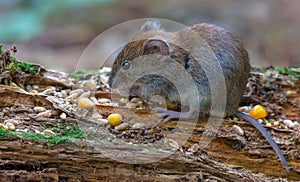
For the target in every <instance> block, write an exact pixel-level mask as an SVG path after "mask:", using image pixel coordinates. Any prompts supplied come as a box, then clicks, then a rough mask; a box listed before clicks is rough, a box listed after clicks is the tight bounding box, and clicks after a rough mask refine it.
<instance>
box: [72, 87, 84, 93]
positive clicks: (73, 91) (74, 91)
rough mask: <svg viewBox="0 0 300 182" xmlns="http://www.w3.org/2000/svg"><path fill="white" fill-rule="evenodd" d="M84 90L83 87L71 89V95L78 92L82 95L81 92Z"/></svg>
mask: <svg viewBox="0 0 300 182" xmlns="http://www.w3.org/2000/svg"><path fill="white" fill-rule="evenodd" d="M83 91H84V90H83V89H81V88H79V89H76V90H72V91H70V92H69V95H72V94H78V95H80V94H82V93H83Z"/></svg>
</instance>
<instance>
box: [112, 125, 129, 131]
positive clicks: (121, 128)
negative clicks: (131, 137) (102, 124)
mask: <svg viewBox="0 0 300 182" xmlns="http://www.w3.org/2000/svg"><path fill="white" fill-rule="evenodd" d="M127 128H128V123H121V124H120V125H118V126H116V127H115V130H117V131H123V130H126V129H127Z"/></svg>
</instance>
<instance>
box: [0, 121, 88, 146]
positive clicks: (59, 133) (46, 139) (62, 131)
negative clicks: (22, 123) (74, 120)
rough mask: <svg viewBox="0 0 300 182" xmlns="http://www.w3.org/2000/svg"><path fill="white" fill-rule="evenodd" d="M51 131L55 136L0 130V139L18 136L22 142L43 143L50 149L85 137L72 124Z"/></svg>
mask: <svg viewBox="0 0 300 182" xmlns="http://www.w3.org/2000/svg"><path fill="white" fill-rule="evenodd" d="M52 131H53V132H54V133H56V136H46V135H43V134H40V133H31V132H24V131H20V132H15V131H9V130H4V129H0V139H1V138H3V137H5V136H12V137H16V136H19V137H21V138H22V139H23V140H30V141H32V142H33V143H45V144H47V145H48V147H50V146H52V145H55V144H59V143H62V142H68V141H70V140H72V139H81V138H85V137H86V134H85V132H84V131H83V130H81V129H79V128H78V127H77V126H76V125H73V124H64V125H60V126H58V125H56V126H54V127H53V129H52Z"/></svg>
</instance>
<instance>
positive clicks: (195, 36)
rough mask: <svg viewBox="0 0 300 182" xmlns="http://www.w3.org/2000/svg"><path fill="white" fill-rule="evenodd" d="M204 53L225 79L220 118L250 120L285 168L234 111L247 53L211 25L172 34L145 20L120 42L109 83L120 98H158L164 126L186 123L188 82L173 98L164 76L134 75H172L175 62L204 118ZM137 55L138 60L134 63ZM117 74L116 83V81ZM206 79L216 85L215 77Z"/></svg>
mask: <svg viewBox="0 0 300 182" xmlns="http://www.w3.org/2000/svg"><path fill="white" fill-rule="evenodd" d="M190 50H193V51H194V52H195V51H196V53H195V54H197V52H200V56H198V59H199V58H200V60H198V59H197V60H196V59H195V58H194V56H193V55H192V54H191V53H190ZM210 52H211V53H212V54H214V55H215V58H216V60H217V61H218V62H219V65H220V66H221V69H222V71H223V73H222V74H223V75H224V78H225V84H226V92H227V96H226V109H225V115H224V116H223V117H225V116H232V115H236V116H238V117H239V118H241V119H244V120H246V121H248V122H250V123H251V124H252V125H253V126H255V127H256V128H257V129H258V130H259V131H260V132H261V133H262V134H263V136H264V137H265V138H266V139H267V140H268V142H269V143H270V144H271V146H272V147H273V149H274V150H275V152H276V153H277V155H278V156H279V158H280V160H281V162H282V165H283V167H284V168H285V169H288V168H289V167H288V165H287V162H286V160H285V158H284V156H283V155H282V153H281V151H280V149H279V147H278V146H277V144H276V143H275V142H274V140H273V139H272V137H271V136H270V135H269V134H268V132H267V131H266V129H265V128H264V127H263V126H262V125H260V124H259V123H258V122H257V121H256V120H255V119H253V118H251V117H250V116H248V115H246V114H244V113H240V112H237V108H238V106H239V102H240V99H241V98H242V95H243V93H244V90H245V88H246V84H247V81H248V76H249V73H250V63H249V57H248V53H247V51H246V50H245V49H244V47H243V45H242V43H241V41H240V40H239V39H238V38H237V37H236V36H234V35H233V34H232V33H231V32H230V31H228V30H225V29H223V28H221V27H218V26H216V25H212V24H206V23H201V24H194V25H192V26H189V27H186V28H184V29H182V30H180V31H178V32H174V33H173V32H165V31H164V30H162V29H161V28H160V22H159V21H158V20H151V21H148V22H146V23H145V24H144V25H143V26H142V28H141V31H140V32H139V33H138V34H137V35H136V36H135V37H134V38H133V39H132V41H131V42H129V43H128V44H126V45H125V46H124V48H123V49H122V50H121V52H120V53H119V54H118V56H117V58H116V60H115V62H114V64H113V66H112V72H111V75H110V78H109V85H110V86H111V87H113V88H116V89H117V90H118V91H119V93H121V94H122V92H123V95H126V93H127V94H128V93H129V95H134V96H138V97H141V98H143V99H145V100H149V99H151V97H152V96H154V95H159V96H161V97H163V98H164V99H165V101H166V105H167V108H168V110H167V112H165V113H163V114H159V116H160V117H164V118H165V122H168V121H169V120H171V119H178V118H179V116H180V118H181V119H188V118H190V117H191V116H192V115H193V113H194V110H193V107H192V104H193V100H195V98H192V97H191V95H190V92H189V85H190V84H189V83H188V82H182V83H181V84H182V85H183V87H186V88H187V90H186V92H183V94H182V93H181V94H179V91H178V90H177V88H176V87H175V86H174V84H172V83H171V82H170V80H168V79H167V78H165V77H162V76H159V75H156V74H145V76H143V77H140V74H141V72H143V71H144V72H145V73H146V72H147V69H157V70H163V71H165V72H174V70H176V71H178V70H179V69H178V70H177V68H175V67H176V65H175V66H174V65H173V66H166V65H168V64H169V63H168V62H170V64H171V61H170V60H171V59H172V60H175V61H176V63H177V67H180V68H181V69H182V70H185V71H186V72H187V73H188V74H189V75H190V76H191V78H192V79H193V81H194V83H195V85H196V87H197V90H198V96H199V97H200V98H201V102H200V106H199V108H200V111H199V112H200V113H199V114H200V115H202V116H205V115H207V114H209V113H210V110H211V89H210V85H209V80H208V78H207V76H206V72H205V70H204V69H203V68H202V65H208V67H209V66H213V60H212V58H211V57H210V56H209V53H210ZM146 55H157V57H155V56H154V57H151V58H148V57H145V56H146ZM139 57H144V58H142V59H140V60H139V59H138V58H139ZM145 59H148V60H146V61H148V62H151V63H154V64H153V65H151V66H147V64H145V63H144V62H143V61H145ZM133 60H134V61H136V60H137V62H139V63H141V65H139V66H138V67H136V66H135V65H134V64H133V63H136V62H133ZM142 60H143V61H142ZM199 62H200V64H199ZM143 65H145V66H143ZM129 69H131V72H130V73H127V74H126V70H129ZM142 69H144V70H142ZM140 70H142V71H140ZM123 71H124V73H123ZM210 71H213V70H210ZM178 72H179V71H178ZM161 73H162V72H161ZM118 74H119V75H118ZM179 74H180V73H179ZM117 75H118V79H117V78H116V77H117ZM179 77H180V75H179ZM175 80H176V79H175ZM212 81H213V82H218V78H216V79H215V80H214V79H213V80H212ZM129 87H130V88H129ZM182 100H185V101H186V103H187V104H188V106H189V110H188V111H187V112H184V113H180V112H178V111H176V110H178V108H179V107H180V105H181V101H182ZM180 114H181V115H180Z"/></svg>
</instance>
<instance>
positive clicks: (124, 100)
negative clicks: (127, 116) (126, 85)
mask: <svg viewBox="0 0 300 182" xmlns="http://www.w3.org/2000/svg"><path fill="white" fill-rule="evenodd" d="M120 102H122V103H127V102H128V100H127V99H125V98H122V99H120Z"/></svg>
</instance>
